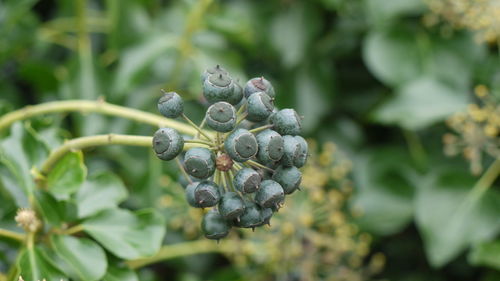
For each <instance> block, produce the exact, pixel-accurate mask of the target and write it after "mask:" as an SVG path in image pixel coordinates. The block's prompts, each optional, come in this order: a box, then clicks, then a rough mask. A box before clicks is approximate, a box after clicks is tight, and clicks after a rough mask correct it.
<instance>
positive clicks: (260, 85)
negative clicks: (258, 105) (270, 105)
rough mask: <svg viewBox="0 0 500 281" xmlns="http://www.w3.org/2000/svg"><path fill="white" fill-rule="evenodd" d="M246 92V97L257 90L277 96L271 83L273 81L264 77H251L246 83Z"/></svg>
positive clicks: (270, 95)
mask: <svg viewBox="0 0 500 281" xmlns="http://www.w3.org/2000/svg"><path fill="white" fill-rule="evenodd" d="M244 92H245V97H246V98H248V97H249V96H251V95H253V94H254V93H257V92H265V93H266V94H268V95H269V97H271V98H274V96H275V94H274V88H273V85H271V82H269V81H268V80H266V79H265V78H264V77H256V78H252V79H250V80H249V81H248V82H247V84H246V85H245V89H244Z"/></svg>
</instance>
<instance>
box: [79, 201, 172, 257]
mask: <svg viewBox="0 0 500 281" xmlns="http://www.w3.org/2000/svg"><path fill="white" fill-rule="evenodd" d="M82 225H83V228H84V230H85V232H86V233H88V234H89V235H90V236H92V237H93V238H94V239H95V240H97V241H98V242H99V243H101V245H102V246H103V247H104V248H106V249H107V250H108V251H110V252H111V253H113V254H114V255H116V256H117V257H120V258H123V259H136V258H139V257H145V256H151V255H153V254H155V253H156V252H157V251H158V250H159V249H160V246H161V243H162V241H163V237H164V236H165V221H164V218H163V217H162V216H161V215H159V214H158V213H156V212H155V211H153V210H142V211H138V212H135V213H132V212H130V211H128V210H124V209H107V210H104V211H102V212H100V213H98V214H96V215H95V216H93V217H90V218H88V219H86V220H85V221H84V222H83V224H82Z"/></svg>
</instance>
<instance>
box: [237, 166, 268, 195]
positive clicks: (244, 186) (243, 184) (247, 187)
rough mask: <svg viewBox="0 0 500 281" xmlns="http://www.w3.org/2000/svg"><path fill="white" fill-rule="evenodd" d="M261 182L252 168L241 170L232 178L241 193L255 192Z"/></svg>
mask: <svg viewBox="0 0 500 281" xmlns="http://www.w3.org/2000/svg"><path fill="white" fill-rule="evenodd" d="M261 181H262V177H261V176H260V174H259V173H258V172H257V171H255V170H254V169H252V168H243V169H241V170H239V171H238V172H237V173H236V175H235V176H234V179H233V183H234V186H235V187H236V189H238V191H239V192H241V193H252V192H255V191H256V190H257V189H258V188H259V185H260V182H261Z"/></svg>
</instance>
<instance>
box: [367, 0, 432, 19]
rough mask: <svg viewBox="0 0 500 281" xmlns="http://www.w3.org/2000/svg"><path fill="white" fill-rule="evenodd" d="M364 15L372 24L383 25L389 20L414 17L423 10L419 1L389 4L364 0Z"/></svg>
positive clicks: (402, 1)
mask: <svg viewBox="0 0 500 281" xmlns="http://www.w3.org/2000/svg"><path fill="white" fill-rule="evenodd" d="M364 2H365V9H366V14H367V16H368V18H369V20H370V21H371V22H372V23H374V24H381V25H385V24H387V23H388V21H389V20H391V19H394V18H397V17H400V16H404V15H415V14H419V13H421V12H423V11H424V10H425V5H424V3H423V1H421V0H398V1H392V2H391V3H390V4H388V3H387V1H386V0H365V1H364Z"/></svg>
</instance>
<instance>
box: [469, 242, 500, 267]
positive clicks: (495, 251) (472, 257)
mask: <svg viewBox="0 0 500 281" xmlns="http://www.w3.org/2000/svg"><path fill="white" fill-rule="evenodd" d="M469 261H470V262H471V263H472V264H475V265H485V266H490V267H492V268H495V269H497V270H500V240H496V241H491V242H484V243H479V244H477V245H474V247H473V248H472V251H471V252H470V253H469Z"/></svg>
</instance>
